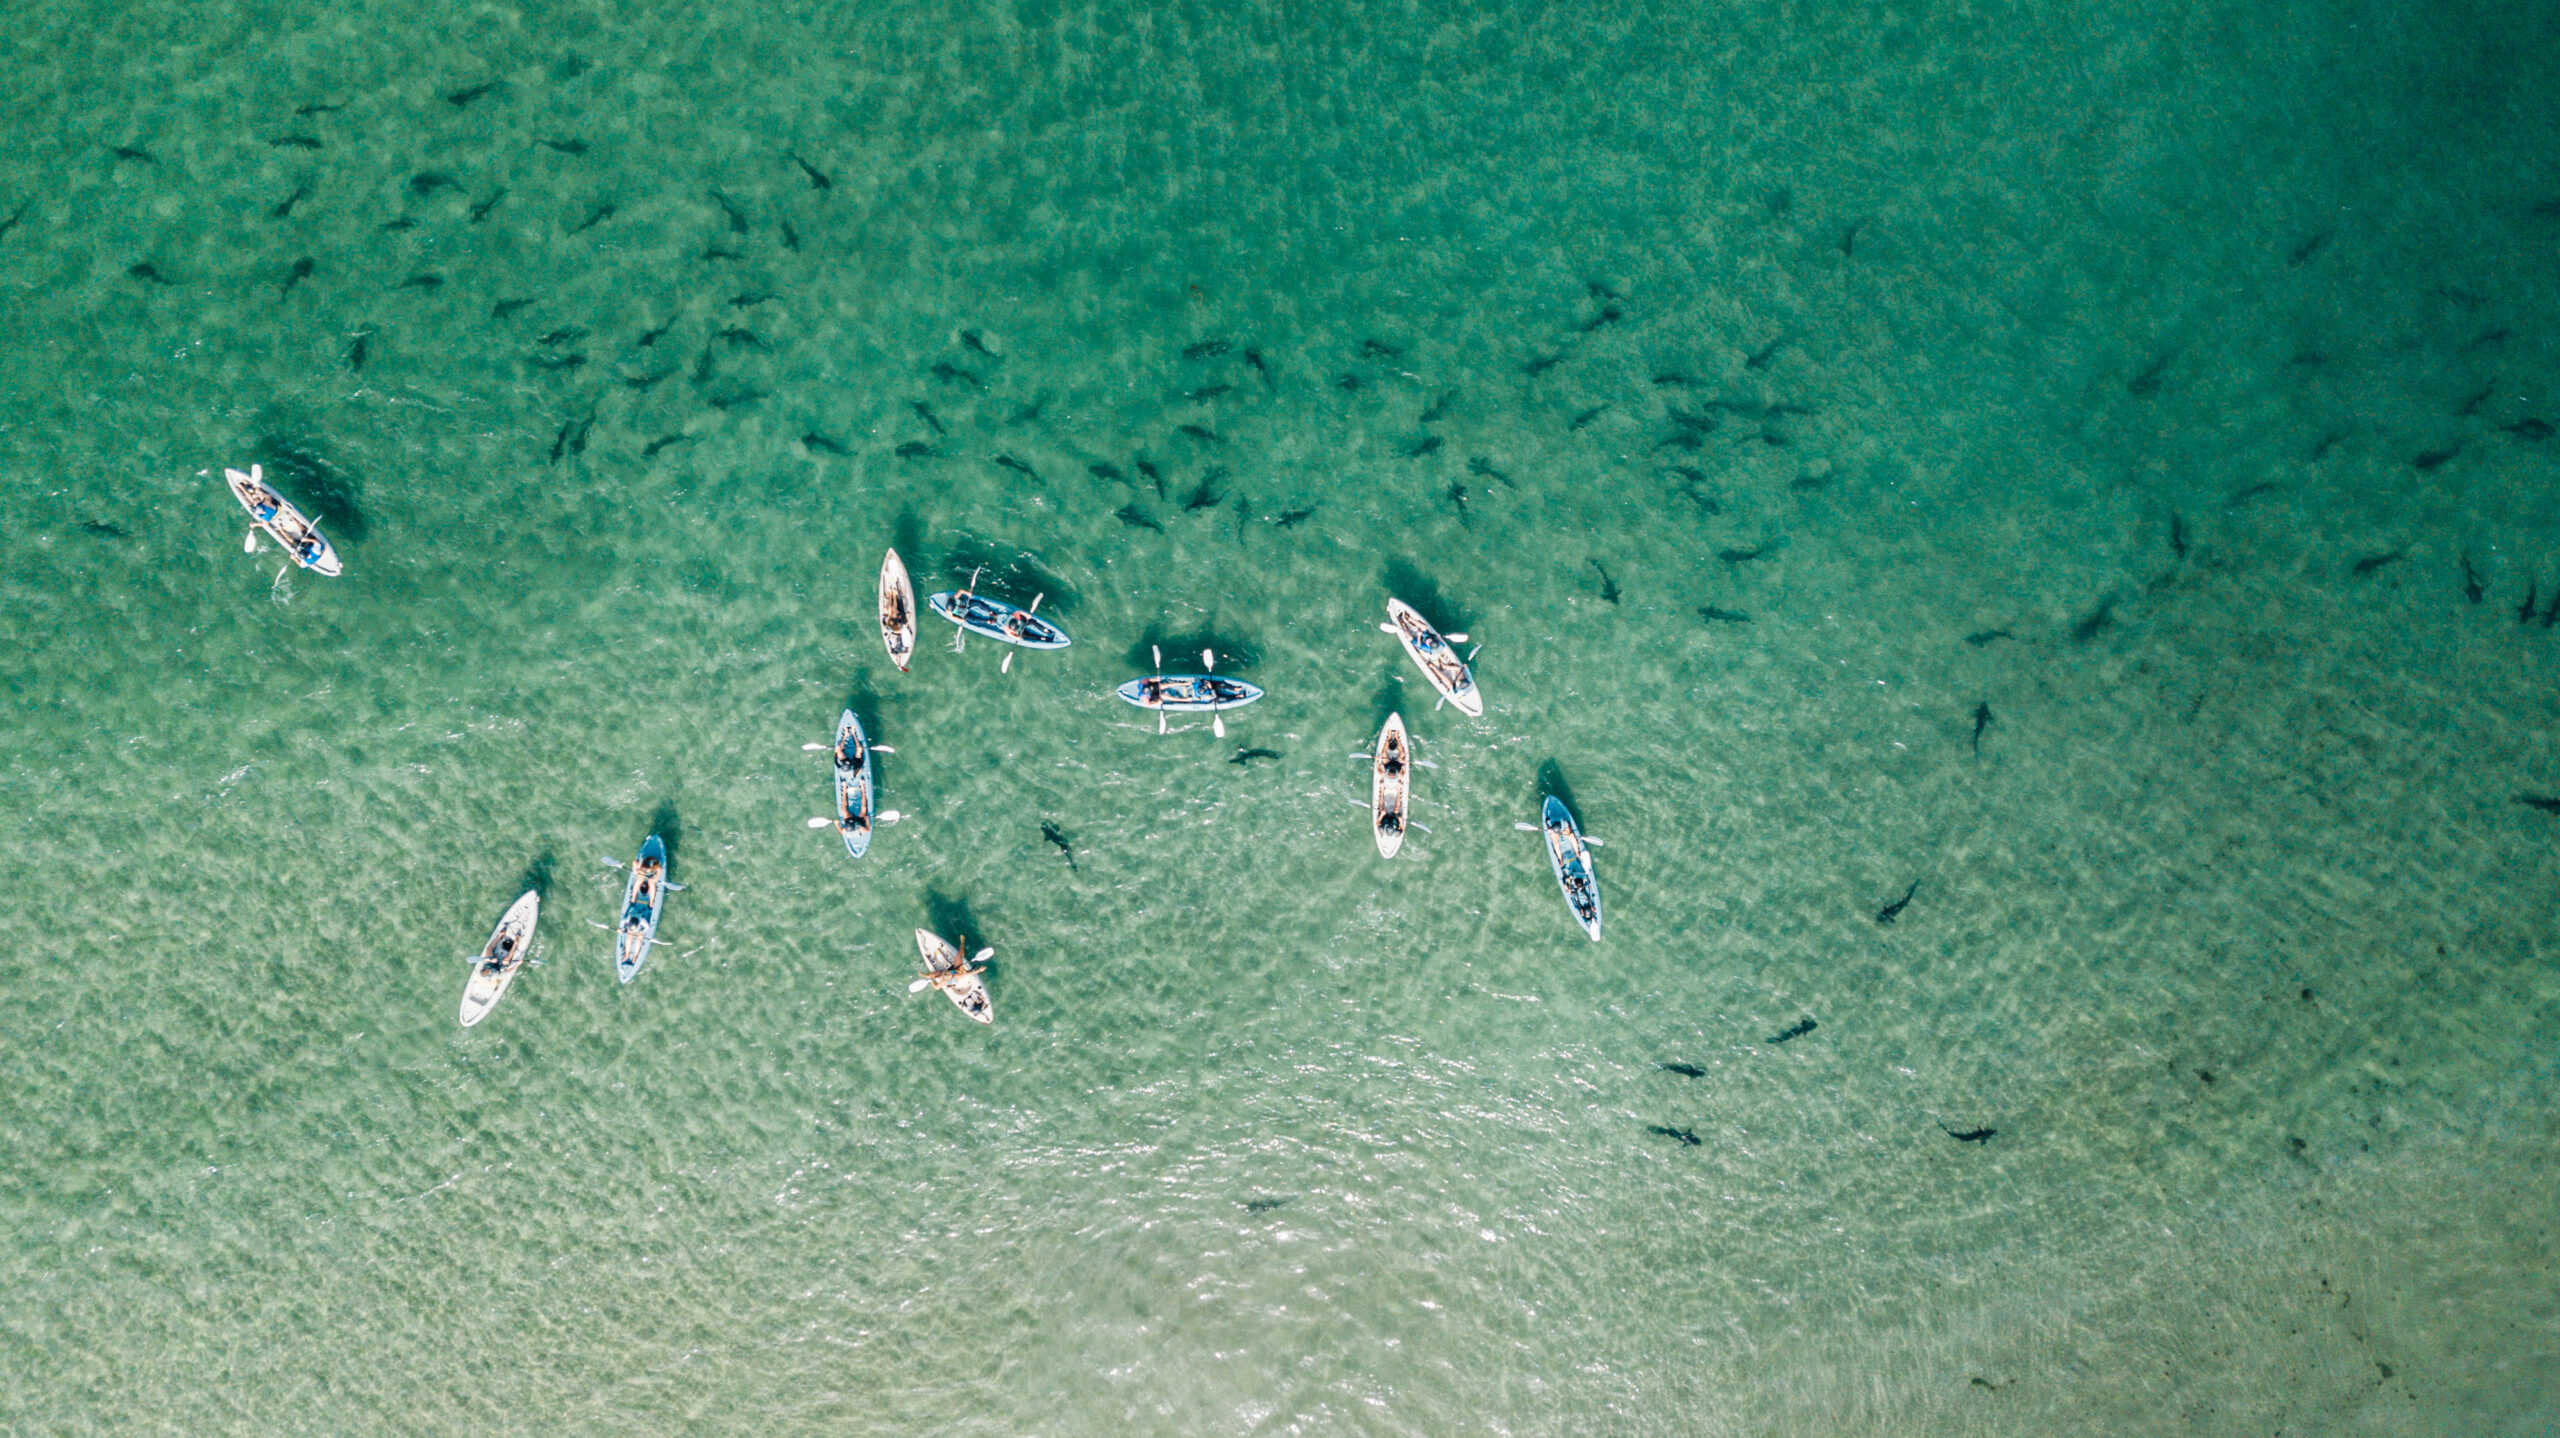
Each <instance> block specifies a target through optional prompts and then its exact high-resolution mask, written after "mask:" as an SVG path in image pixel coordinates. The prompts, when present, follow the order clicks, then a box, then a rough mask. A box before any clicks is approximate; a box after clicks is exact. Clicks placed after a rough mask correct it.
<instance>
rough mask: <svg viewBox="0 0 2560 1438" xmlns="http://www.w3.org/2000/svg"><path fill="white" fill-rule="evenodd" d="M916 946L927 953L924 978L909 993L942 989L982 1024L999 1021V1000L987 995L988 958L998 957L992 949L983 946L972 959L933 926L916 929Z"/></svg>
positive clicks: (952, 1000)
mask: <svg viewBox="0 0 2560 1438" xmlns="http://www.w3.org/2000/svg"><path fill="white" fill-rule="evenodd" d="M916 948H917V950H918V951H919V952H921V953H922V954H923V955H924V977H923V978H920V979H918V980H916V981H915V982H914V983H912V984H909V985H907V992H908V993H911V994H912V993H916V992H918V991H920V990H923V989H928V988H934V989H940V990H942V991H943V992H944V993H946V994H949V995H950V996H951V1002H953V1003H955V1004H958V1005H959V1006H960V1012H962V1013H964V1014H967V1015H968V1016H969V1017H971V1018H973V1019H976V1020H977V1021H978V1022H980V1023H982V1024H991V1023H994V1022H995V1021H996V1010H995V1003H994V1001H993V1000H991V999H989V998H988V997H987V981H986V980H985V978H983V977H982V975H983V974H985V972H986V965H987V960H989V959H992V958H994V957H995V956H996V951H995V950H994V949H992V948H988V949H980V950H979V951H978V957H977V958H975V959H970V958H968V957H966V956H965V955H963V954H962V953H961V952H960V950H959V949H957V948H955V947H953V946H952V944H951V943H950V942H949V941H948V940H946V939H944V938H943V937H942V936H941V935H940V934H937V933H934V932H932V931H931V930H929V929H918V930H916Z"/></svg>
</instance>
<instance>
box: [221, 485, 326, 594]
mask: <svg viewBox="0 0 2560 1438" xmlns="http://www.w3.org/2000/svg"><path fill="white" fill-rule="evenodd" d="M222 478H223V480H224V481H225V482H226V483H228V484H229V485H230V486H231V497H232V498H234V499H236V500H238V501H240V507H241V508H242V509H245V510H247V511H249V523H250V526H251V528H252V530H253V531H255V530H263V531H265V532H266V536H267V537H268V538H269V539H272V540H274V541H275V542H276V545H277V547H279V548H281V549H282V550H284V552H285V553H286V554H287V555H289V556H290V557H291V558H292V560H293V562H294V563H296V564H299V565H301V566H302V567H303V568H305V569H308V570H310V571H311V572H312V573H314V574H318V575H323V576H326V577H328V578H336V577H337V576H338V574H340V573H341V572H342V571H341V569H340V567H339V564H338V551H337V550H335V549H333V548H331V547H330V544H329V540H328V537H327V536H325V535H323V534H321V532H320V527H319V526H318V525H316V524H313V523H312V522H311V521H310V520H309V519H308V518H307V517H305V516H304V515H303V513H302V511H301V510H299V509H296V508H294V507H293V501H292V500H289V499H287V498H285V497H284V496H283V495H281V494H278V493H276V491H275V488H274V486H272V485H270V484H268V483H267V474H266V467H265V466H264V465H256V464H253V465H251V466H249V472H248V473H246V474H242V473H241V472H240V471H238V470H236V469H226V470H224V471H223V472H222ZM249 547H250V548H251V549H255V548H257V547H258V537H257V534H256V533H254V532H253V533H251V534H250V536H249Z"/></svg>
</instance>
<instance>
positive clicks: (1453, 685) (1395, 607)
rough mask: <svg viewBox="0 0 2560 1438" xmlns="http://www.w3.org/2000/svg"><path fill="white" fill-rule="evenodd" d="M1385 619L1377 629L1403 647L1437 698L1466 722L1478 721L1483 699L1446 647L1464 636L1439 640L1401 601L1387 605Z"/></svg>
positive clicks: (1468, 672) (1470, 674)
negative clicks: (1389, 635) (1453, 708)
mask: <svg viewBox="0 0 2560 1438" xmlns="http://www.w3.org/2000/svg"><path fill="white" fill-rule="evenodd" d="M1387 619H1388V621H1389V622H1388V623H1385V624H1381V625H1379V626H1378V627H1379V628H1380V629H1383V630H1385V631H1387V632H1388V633H1389V634H1392V635H1394V636H1395V637H1396V638H1397V640H1398V641H1399V642H1401V643H1402V644H1403V645H1404V652H1405V653H1406V654H1408V655H1410V656H1412V658H1413V662H1414V663H1415V664H1417V665H1419V666H1420V667H1421V669H1422V675H1423V677H1424V678H1426V679H1428V680H1430V681H1431V687H1432V688H1434V689H1437V690H1439V691H1440V697H1442V698H1444V699H1446V700H1448V701H1449V702H1450V703H1451V704H1452V705H1455V706H1456V707H1457V710H1458V712H1459V713H1461V714H1464V715H1466V716H1467V717H1468V718H1470V719H1478V718H1482V717H1483V716H1484V697H1483V696H1482V695H1480V694H1478V693H1476V676H1475V671H1473V670H1471V669H1469V668H1468V667H1467V662H1466V661H1465V660H1463V659H1460V658H1459V657H1458V653H1457V651H1456V650H1454V649H1451V648H1450V647H1449V638H1452V637H1453V638H1455V639H1457V640H1458V641H1459V642H1461V643H1464V642H1465V640H1466V637H1467V636H1465V635H1463V634H1460V635H1455V636H1449V637H1443V636H1442V635H1441V633H1440V631H1439V630H1437V629H1434V628H1432V627H1431V623H1430V621H1429V620H1426V619H1424V618H1423V617H1422V616H1421V615H1420V614H1418V613H1416V612H1415V611H1414V607H1413V606H1412V605H1410V604H1407V603H1405V602H1404V601H1403V600H1401V599H1390V600H1388V601H1387Z"/></svg>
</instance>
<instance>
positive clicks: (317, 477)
mask: <svg viewBox="0 0 2560 1438" xmlns="http://www.w3.org/2000/svg"><path fill="white" fill-rule="evenodd" d="M255 457H256V459H257V461H258V463H259V464H261V465H263V466H265V472H266V480H267V483H269V484H271V485H274V486H275V490H276V493H278V494H281V495H283V496H284V497H285V498H287V499H289V500H292V501H293V503H294V507H295V508H297V509H299V510H301V511H302V512H303V513H304V514H306V515H309V516H310V517H311V522H312V523H313V524H315V525H317V526H319V528H320V531H321V532H322V533H323V534H326V535H328V536H329V537H330V539H331V541H332V542H333V543H336V544H339V545H346V544H349V543H354V544H362V543H363V542H364V537H365V533H366V531H367V530H368V529H369V528H370V526H369V525H367V524H366V522H365V513H364V503H363V500H362V498H361V497H360V496H361V494H362V491H363V489H364V481H363V479H362V478H360V477H359V476H358V475H357V474H356V473H355V472H354V471H353V470H350V469H348V468H347V467H346V466H345V465H343V464H340V463H339V462H338V461H336V460H335V459H333V458H331V457H330V456H328V455H327V454H324V453H322V452H321V450H320V448H319V446H318V445H317V444H315V443H314V442H312V441H310V440H304V439H292V438H287V437H284V436H281V435H272V434H271V435H267V436H265V437H264V438H262V439H260V440H259V441H258V447H257V450H256V452H255Z"/></svg>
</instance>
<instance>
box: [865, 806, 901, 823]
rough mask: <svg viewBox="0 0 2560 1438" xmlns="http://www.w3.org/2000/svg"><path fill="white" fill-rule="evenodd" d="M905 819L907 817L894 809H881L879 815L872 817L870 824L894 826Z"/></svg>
mask: <svg viewBox="0 0 2560 1438" xmlns="http://www.w3.org/2000/svg"><path fill="white" fill-rule="evenodd" d="M905 817H907V816H906V815H904V814H901V813H899V812H898V811H897V810H895V809H883V810H881V811H880V812H879V814H877V815H876V816H874V817H873V819H872V820H871V822H872V823H874V824H894V823H896V822H898V821H899V820H900V819H903V818H905Z"/></svg>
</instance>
